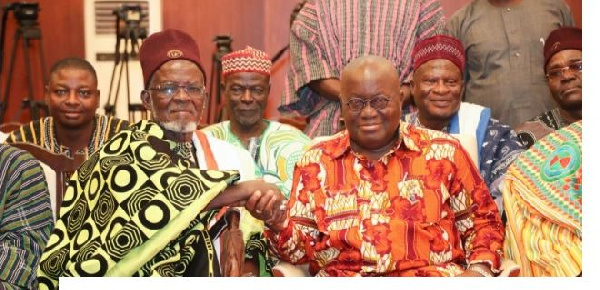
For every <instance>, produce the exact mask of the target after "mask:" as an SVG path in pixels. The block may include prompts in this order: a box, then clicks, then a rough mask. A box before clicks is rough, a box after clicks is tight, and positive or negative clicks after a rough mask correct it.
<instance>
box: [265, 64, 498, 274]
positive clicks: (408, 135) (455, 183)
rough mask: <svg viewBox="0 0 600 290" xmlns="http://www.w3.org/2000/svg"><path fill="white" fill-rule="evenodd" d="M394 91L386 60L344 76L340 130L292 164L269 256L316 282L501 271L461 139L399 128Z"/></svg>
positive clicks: (486, 203)
mask: <svg viewBox="0 0 600 290" xmlns="http://www.w3.org/2000/svg"><path fill="white" fill-rule="evenodd" d="M399 88H400V83H399V77H398V72H397V71H396V69H395V68H394V65H393V63H392V62H390V61H389V60H387V59H385V58H382V57H379V56H363V57H359V58H357V59H354V60H353V61H351V62H350V63H349V64H348V65H347V66H346V67H345V68H344V70H343V71H342V73H341V95H340V99H341V104H342V115H343V117H344V120H346V124H347V126H346V128H347V129H346V130H343V131H341V132H339V133H337V134H335V135H333V136H331V137H329V138H328V139H326V140H324V141H321V142H319V143H316V144H313V145H312V146H311V147H310V148H309V150H308V151H307V152H306V153H305V154H304V156H303V158H302V159H301V160H300V161H299V162H298V165H297V167H296V170H295V171H294V183H293V187H292V194H291V198H290V201H289V203H288V205H287V207H288V211H287V214H286V215H278V216H276V217H274V218H272V219H271V220H269V221H266V224H267V226H268V227H269V228H270V229H269V231H267V236H268V237H269V241H270V242H271V243H270V244H271V247H272V249H273V250H274V251H275V253H276V254H277V255H278V256H279V257H280V258H281V259H283V260H285V261H289V262H291V263H293V264H302V263H308V264H309V271H310V273H311V274H312V275H317V276H492V275H494V274H495V273H499V271H500V269H499V267H500V253H501V251H502V242H503V234H504V229H503V225H502V221H501V220H500V214H499V212H498V209H497V208H496V205H495V204H494V202H493V201H492V199H491V196H490V194H489V192H488V189H487V187H486V185H485V182H484V181H483V180H482V179H481V177H480V176H479V174H478V173H477V169H476V168H475V165H474V164H473V163H472V162H471V161H470V159H469V157H468V153H467V152H466V151H465V150H464V149H463V148H462V147H461V146H460V145H459V143H458V141H456V140H455V139H453V138H451V137H449V136H448V135H446V134H444V133H442V132H438V131H432V130H426V129H421V128H417V127H415V126H412V125H410V124H408V123H405V122H401V121H400V116H401V107H400V102H401V96H400V95H401V94H400V89H399ZM257 208H258V209H261V208H260V207H257ZM255 209H256V208H255Z"/></svg>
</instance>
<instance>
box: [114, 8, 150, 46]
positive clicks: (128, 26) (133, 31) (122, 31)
mask: <svg viewBox="0 0 600 290" xmlns="http://www.w3.org/2000/svg"><path fill="white" fill-rule="evenodd" d="M113 14H114V15H117V31H118V34H117V38H119V39H132V40H138V39H144V38H146V37H148V32H147V31H146V29H144V28H143V27H142V26H141V23H142V19H143V18H144V15H143V14H142V8H141V7H140V5H122V6H121V7H119V8H117V9H115V10H114V11H113Z"/></svg>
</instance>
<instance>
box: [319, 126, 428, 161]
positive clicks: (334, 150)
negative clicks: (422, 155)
mask: <svg viewBox="0 0 600 290" xmlns="http://www.w3.org/2000/svg"><path fill="white" fill-rule="evenodd" d="M398 131H399V135H400V142H398V144H397V145H396V146H395V147H394V148H393V149H392V151H396V150H398V149H400V147H401V146H403V145H404V147H405V148H406V149H408V150H411V151H417V152H420V151H421V149H420V148H419V146H418V144H419V141H420V140H421V139H422V137H423V135H424V132H423V130H421V129H418V128H416V127H415V126H413V125H411V124H409V123H407V122H403V121H400V126H399V127H398ZM327 141H328V142H326V143H323V142H321V143H319V144H317V145H316V147H321V149H322V150H324V151H326V152H327V153H329V155H331V156H332V157H333V158H334V159H338V158H340V157H342V156H343V155H344V154H346V153H349V152H350V150H351V148H350V134H348V130H343V131H341V132H339V133H337V134H335V135H333V136H331V137H330V138H328V140H327Z"/></svg>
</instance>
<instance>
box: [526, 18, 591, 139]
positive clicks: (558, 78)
mask: <svg viewBox="0 0 600 290" xmlns="http://www.w3.org/2000/svg"><path fill="white" fill-rule="evenodd" d="M581 49H582V47H581V29H580V28H577V27H561V28H558V29H556V30H554V31H552V32H551V33H550V35H549V36H548V39H547V40H546V43H545V45H544V60H545V61H544V72H545V73H546V79H547V80H548V86H549V87H550V92H551V93H552V98H553V99H554V101H555V102H556V103H557V104H558V107H556V108H554V109H552V110H550V111H547V112H545V113H543V114H542V115H540V116H537V117H535V118H533V119H532V120H530V121H527V122H525V123H523V124H521V125H519V126H518V127H516V128H515V130H516V131H517V132H518V135H519V138H520V139H521V141H522V142H523V144H524V145H525V146H526V147H527V148H529V147H531V146H532V145H533V144H534V143H535V142H536V141H537V140H539V139H541V138H542V137H544V136H546V135H548V134H549V133H551V132H554V131H556V130H558V129H560V128H563V127H566V126H568V125H570V124H572V123H573V122H576V121H579V120H581V102H582V101H581V100H582V98H581V95H582V94H581V55H582V53H581Z"/></svg>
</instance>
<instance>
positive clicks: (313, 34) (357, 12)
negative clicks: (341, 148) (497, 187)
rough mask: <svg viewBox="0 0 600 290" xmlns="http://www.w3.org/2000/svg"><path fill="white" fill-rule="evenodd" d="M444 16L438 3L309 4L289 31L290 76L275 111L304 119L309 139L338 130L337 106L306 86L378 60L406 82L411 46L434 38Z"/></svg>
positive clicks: (328, 0)
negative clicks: (353, 64)
mask: <svg viewBox="0 0 600 290" xmlns="http://www.w3.org/2000/svg"><path fill="white" fill-rule="evenodd" d="M443 27H444V14H443V11H442V6H441V4H440V2H439V1H438V0H399V1H362V0H309V1H307V2H306V4H305V5H304V7H303V8H302V10H300V12H299V13H298V16H297V18H296V20H295V21H294V23H293V24H292V27H291V31H290V58H291V61H290V70H289V71H288V77H287V79H286V82H285V87H286V88H285V89H284V91H283V96H282V97H281V103H280V106H279V108H278V109H279V111H280V113H282V114H291V115H302V116H307V117H308V118H309V120H308V123H307V125H306V128H305V130H304V133H306V135H308V136H309V137H310V138H314V137H317V136H326V135H332V134H335V133H337V132H338V131H339V130H340V127H339V126H340V103H339V101H337V100H336V101H331V100H328V99H326V98H323V97H322V96H320V95H319V94H317V93H316V92H314V91H312V90H311V89H310V88H309V87H308V84H309V83H310V82H311V81H315V80H321V79H330V78H336V79H339V77H340V74H341V71H342V69H343V68H344V66H345V65H346V64H348V62H350V61H351V60H352V59H355V58H357V57H359V56H363V55H378V56H382V57H385V58H387V59H389V60H390V61H391V62H393V63H394V64H395V66H396V69H397V70H398V73H399V76H400V81H402V80H404V79H406V78H407V77H408V74H409V71H410V65H411V60H412V59H411V56H410V53H411V50H412V48H413V46H414V44H415V42H416V41H418V40H420V39H424V38H426V37H429V36H432V35H435V34H438V33H439V32H441V31H442V30H443Z"/></svg>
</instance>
